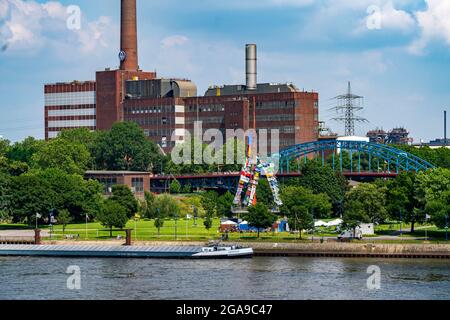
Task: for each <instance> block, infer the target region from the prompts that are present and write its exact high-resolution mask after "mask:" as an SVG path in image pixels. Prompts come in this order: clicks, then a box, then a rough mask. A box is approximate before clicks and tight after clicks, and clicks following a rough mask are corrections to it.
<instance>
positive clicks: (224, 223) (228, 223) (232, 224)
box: [221, 220, 237, 226]
mask: <svg viewBox="0 0 450 320" xmlns="http://www.w3.org/2000/svg"><path fill="white" fill-rule="evenodd" d="M221 225H225V226H237V223H236V222H233V221H230V220H228V221H225V222H222V223H221Z"/></svg>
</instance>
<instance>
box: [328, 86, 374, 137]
mask: <svg viewBox="0 0 450 320" xmlns="http://www.w3.org/2000/svg"><path fill="white" fill-rule="evenodd" d="M334 99H335V100H337V105H336V106H335V107H333V108H332V110H335V111H336V112H337V113H338V114H340V115H339V116H338V117H336V118H333V119H332V120H334V121H340V122H343V123H344V124H345V135H346V136H354V135H355V122H369V121H368V120H367V119H365V118H362V117H359V116H357V115H356V113H357V112H358V111H361V110H363V109H364V107H363V106H362V105H363V99H364V97H362V96H358V95H355V94H353V93H352V87H351V83H350V81H349V82H348V89H347V93H346V94H342V95H339V96H337V97H335V98H334Z"/></svg>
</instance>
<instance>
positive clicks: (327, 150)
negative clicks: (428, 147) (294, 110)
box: [277, 140, 434, 174]
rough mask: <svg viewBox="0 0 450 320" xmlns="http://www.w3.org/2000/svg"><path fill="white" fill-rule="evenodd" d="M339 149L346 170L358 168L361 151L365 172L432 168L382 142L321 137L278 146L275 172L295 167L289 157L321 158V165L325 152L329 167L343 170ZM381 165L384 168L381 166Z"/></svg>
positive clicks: (396, 171) (425, 162)
mask: <svg viewBox="0 0 450 320" xmlns="http://www.w3.org/2000/svg"><path fill="white" fill-rule="evenodd" d="M342 151H347V152H349V158H350V172H354V171H355V172H361V170H362V167H361V155H363V154H366V155H367V157H368V166H369V168H368V169H369V172H373V171H377V172H381V171H384V172H387V173H397V174H398V173H400V172H402V171H415V172H419V171H424V170H428V169H433V168H434V166H433V165H432V164H431V163H429V162H427V161H425V160H423V159H421V158H419V157H417V156H415V155H412V154H410V153H408V152H405V151H403V150H400V149H397V148H393V147H390V146H387V145H384V144H378V143H372V142H365V141H338V140H325V141H315V142H308V143H304V144H298V145H295V146H292V147H289V148H286V149H284V150H282V151H281V152H280V153H279V154H278V155H277V156H278V157H279V172H280V173H281V174H284V173H290V172H292V171H293V170H298V171H299V170H300V161H297V166H295V168H293V167H292V161H293V160H301V159H304V161H305V162H306V161H307V160H308V157H309V156H311V155H316V156H318V157H319V158H321V161H322V164H323V165H325V162H326V161H327V156H329V155H331V162H332V166H333V169H334V170H339V171H341V172H344V153H343V152H342ZM354 154H357V159H356V160H354ZM372 160H376V163H377V165H376V168H373V161H372ZM355 161H356V162H357V163H356V170H355V169H354V167H355V166H354V162H355ZM382 166H383V167H384V168H385V169H383V170H381V167H382ZM374 169H375V170H374Z"/></svg>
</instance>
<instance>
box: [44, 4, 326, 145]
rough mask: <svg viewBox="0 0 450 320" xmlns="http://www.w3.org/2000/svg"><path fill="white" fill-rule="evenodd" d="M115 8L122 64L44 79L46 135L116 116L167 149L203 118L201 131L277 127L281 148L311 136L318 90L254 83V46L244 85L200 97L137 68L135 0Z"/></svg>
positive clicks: (105, 124) (189, 86)
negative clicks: (79, 77)
mask: <svg viewBox="0 0 450 320" xmlns="http://www.w3.org/2000/svg"><path fill="white" fill-rule="evenodd" d="M121 10H122V11H121V50H120V53H119V59H120V69H119V70H110V69H106V70H105V71H99V72H97V73H96V80H95V81H89V82H83V83H81V82H72V83H64V84H49V85H46V86H45V95H46V96H45V101H46V103H45V118H46V122H45V123H46V135H45V137H46V139H51V138H54V137H56V136H57V134H58V133H59V132H60V131H61V130H65V129H72V128H76V127H86V128H89V129H90V130H109V129H110V128H111V127H112V125H113V124H114V123H115V122H118V121H132V122H135V123H137V124H138V125H139V126H141V127H142V128H143V130H144V132H145V134H146V136H147V137H148V138H149V139H151V140H152V141H154V142H156V143H158V144H159V145H160V146H161V147H162V148H163V149H164V150H165V151H170V150H171V149H172V148H173V146H174V145H175V143H176V142H175V141H172V136H173V135H174V136H175V137H176V140H177V141H184V139H185V130H187V131H190V132H191V133H192V131H193V129H194V123H195V122H197V121H201V122H202V127H203V130H208V129H211V128H213V129H219V130H221V131H223V132H225V131H226V130H227V129H243V130H248V129H249V128H253V125H254V124H256V129H257V130H261V129H267V130H272V129H276V130H279V132H280V147H281V148H283V147H287V146H291V145H295V144H299V143H304V142H308V141H317V139H318V128H319V119H318V117H319V95H318V93H316V92H304V91H301V90H299V89H298V88H297V87H296V86H295V85H293V84H290V83H288V84H272V83H263V84H258V83H257V48H256V45H254V44H249V45H247V46H246V83H245V84H241V85H224V86H213V87H210V88H208V90H207V91H206V92H205V94H204V95H203V96H199V95H198V92H197V86H196V85H195V84H194V83H193V82H192V81H190V80H187V79H168V78H158V77H157V75H156V73H155V72H144V71H142V70H140V69H139V65H138V49H137V45H138V44H137V22H136V0H122V1H121ZM68 110H69V111H68ZM74 110H75V111H74ZM255 117H256V118H255Z"/></svg>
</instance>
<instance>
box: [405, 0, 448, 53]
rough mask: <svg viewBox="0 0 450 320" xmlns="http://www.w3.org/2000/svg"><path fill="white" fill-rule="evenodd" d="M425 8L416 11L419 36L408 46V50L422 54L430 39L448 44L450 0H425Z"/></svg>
mask: <svg viewBox="0 0 450 320" xmlns="http://www.w3.org/2000/svg"><path fill="white" fill-rule="evenodd" d="M426 1H427V4H428V6H427V9H426V10H425V11H418V12H416V14H415V15H416V19H417V21H418V24H419V27H420V29H421V35H420V37H419V38H418V39H417V40H415V41H414V42H413V43H412V44H411V46H410V47H409V50H410V52H412V53H415V54H422V53H423V50H424V49H425V47H426V46H427V45H428V44H429V43H430V42H431V41H436V40H437V41H439V40H442V41H444V42H445V43H447V44H448V45H450V1H443V0H426Z"/></svg>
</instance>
